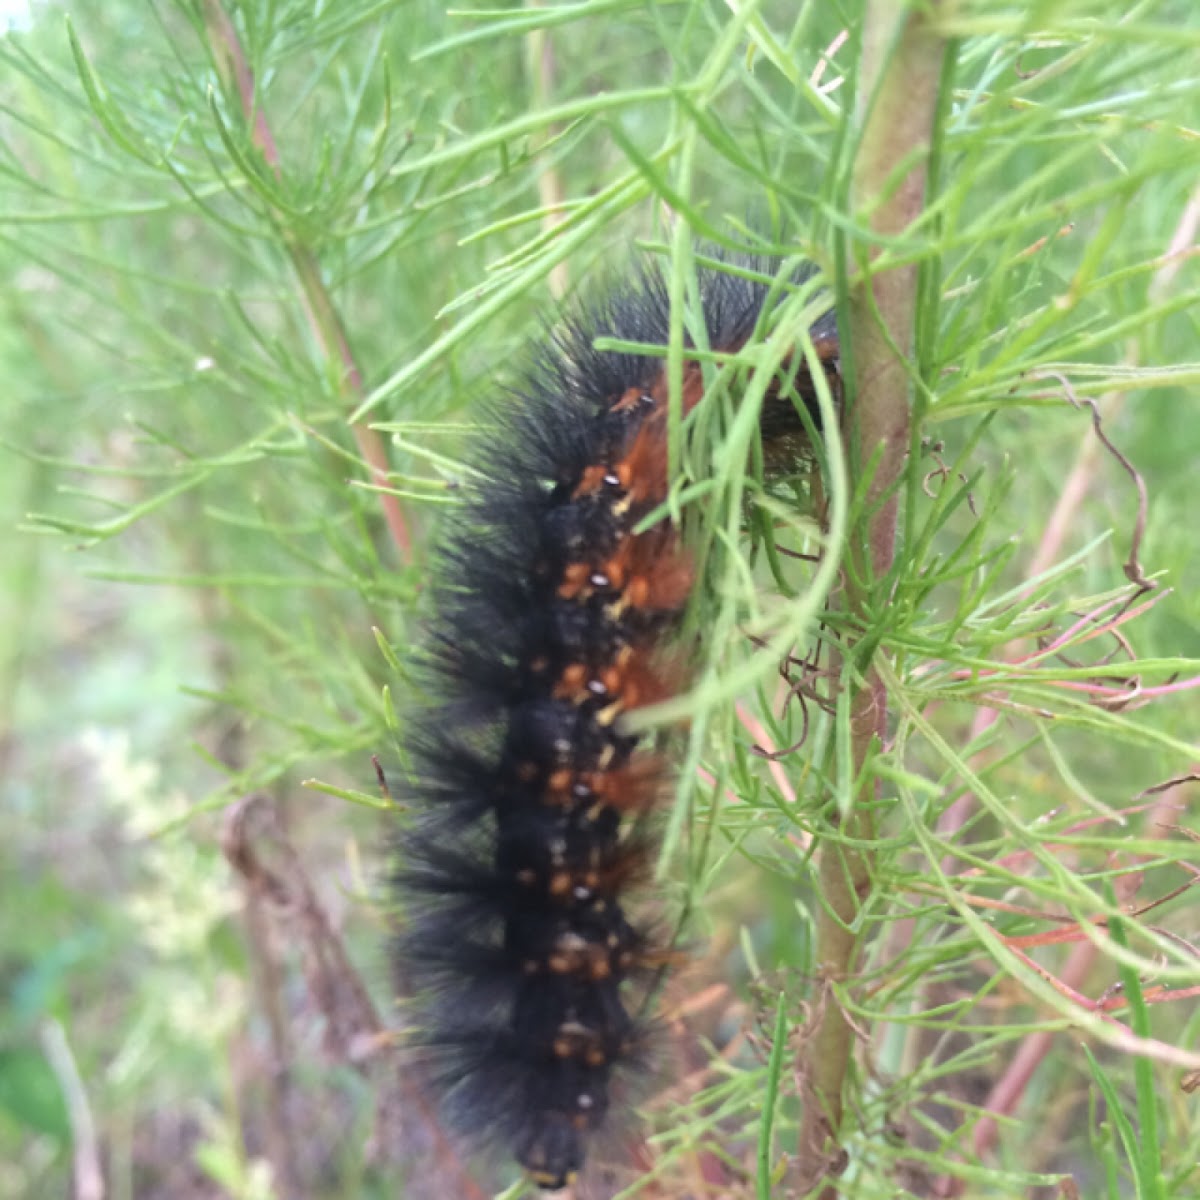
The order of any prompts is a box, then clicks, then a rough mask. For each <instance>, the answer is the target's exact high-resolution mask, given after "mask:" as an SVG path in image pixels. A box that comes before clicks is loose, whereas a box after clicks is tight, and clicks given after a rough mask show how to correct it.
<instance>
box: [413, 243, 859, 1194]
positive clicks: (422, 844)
mask: <svg viewBox="0 0 1200 1200" xmlns="http://www.w3.org/2000/svg"><path fill="white" fill-rule="evenodd" d="M736 265H737V267H738V270H737V271H736V272H732V271H730V270H727V269H722V268H721V266H720V265H718V266H716V267H704V268H701V269H700V270H699V271H698V273H697V279H698V283H699V297H700V304H701V308H702V311H703V317H704V322H705V326H706V332H707V338H708V343H709V348H710V349H712V350H714V351H722V352H728V353H733V352H736V351H738V350H739V349H741V348H742V346H743V345H744V344H745V343H746V342H747V341H748V340H749V339H750V338H751V337H752V335H753V334H754V332H755V330H756V327H757V326H758V324H759V321H760V317H761V316H762V315H763V309H764V306H765V305H766V303H767V302H768V299H770V298H773V297H775V298H777V290H776V289H773V288H772V286H771V283H770V280H771V279H772V278H773V276H774V274H775V273H776V272H777V271H778V270H780V266H779V264H778V263H774V262H765V261H756V262H739V263H738V264H736ZM804 277H805V276H804V274H803V273H801V274H800V275H799V276H798V277H797V278H796V279H793V280H791V281H789V282H798V281H799V280H800V279H803V278H804ZM669 328H670V305H669V302H668V288H667V284H666V281H665V279H664V277H663V275H662V274H661V272H660V271H659V270H658V269H657V268H656V267H653V266H648V267H644V268H642V269H641V270H640V271H638V272H637V273H635V275H634V277H633V278H632V279H631V280H630V281H629V282H626V283H625V284H623V285H621V286H618V287H616V288H614V289H611V290H609V291H608V292H607V293H605V294H604V295H602V296H600V297H598V298H595V299H593V300H591V301H588V302H585V303H584V304H583V305H581V306H579V307H578V308H576V309H575V310H574V312H573V315H569V316H567V317H566V318H564V319H563V320H562V321H561V322H560V323H559V324H558V325H557V326H556V327H555V328H554V329H553V330H552V331H551V332H550V333H549V334H548V335H547V337H546V338H545V340H544V341H543V343H542V344H541V346H540V348H539V349H538V350H537V351H536V352H535V354H534V356H533V359H532V364H531V366H530V367H529V368H528V370H527V371H526V373H525V375H524V377H523V380H522V382H521V384H520V385H519V386H518V387H517V389H516V390H515V393H514V394H512V395H510V397H509V398H508V401H507V402H506V403H505V404H503V405H502V406H496V408H495V409H494V410H493V411H492V413H491V414H490V415H491V417H492V418H493V420H492V421H490V422H489V424H490V425H492V426H493V432H492V433H490V434H489V435H488V436H487V437H486V438H482V439H481V440H480V442H479V444H478V445H477V446H476V452H475V455H474V457H473V459H472V462H473V465H474V466H475V467H476V469H477V471H478V475H477V476H473V477H472V478H471V479H470V480H469V481H468V482H467V483H466V484H465V485H464V491H465V493H466V494H465V498H464V503H463V506H462V508H461V509H460V511H459V512H458V514H457V515H456V516H455V517H454V518H453V519H452V521H451V522H450V527H449V529H448V530H446V531H445V542H444V547H443V549H442V550H441V552H440V555H439V559H438V564H437V570H436V582H435V584H434V587H433V588H432V595H431V597H430V599H431V611H432V614H433V615H432V624H433V628H432V631H431V634H430V637H429V640H428V646H427V654H426V660H427V661H426V669H425V672H424V677H423V678H424V683H425V685H426V687H427V690H428V693H429V703H428V706H427V707H426V708H425V709H424V710H423V711H422V712H420V713H419V714H417V716H416V717H415V718H414V721H413V727H414V733H413V735H412V738H411V743H410V749H411V755H412V762H413V773H414V783H413V785H412V789H411V792H412V795H411V798H412V800H413V802H414V804H413V807H414V808H415V810H416V817H415V820H414V821H413V823H412V825H411V826H410V827H409V828H407V829H406V830H405V832H404V833H403V834H402V835H401V837H400V841H399V846H398V849H397V862H398V868H397V875H396V884H397V888H398V892H399V897H400V901H401V907H402V909H403V912H404V917H405V922H404V928H403V931H402V933H401V934H400V935H399V936H398V938H397V944H396V956H397V960H398V965H399V967H400V973H401V975H402V977H403V980H404V982H405V984H406V985H408V986H410V987H414V988H415V994H416V997H417V1001H416V1012H417V1014H418V1015H417V1018H416V1025H417V1034H416V1036H417V1041H418V1043H419V1045H420V1046H421V1048H422V1056H423V1058H424V1060H425V1064H426V1068H427V1073H428V1076H429V1078H430V1080H431V1083H432V1085H433V1086H434V1087H435V1088H436V1089H437V1090H438V1091H439V1092H440V1094H441V1096H442V1098H443V1100H444V1111H445V1114H446V1117H447V1119H448V1121H449V1122H450V1123H451V1124H452V1125H453V1126H454V1127H456V1128H457V1129H458V1130H459V1131H460V1132H462V1133H465V1134H467V1135H469V1136H471V1137H473V1138H475V1139H477V1140H479V1141H480V1142H482V1143H485V1144H489V1145H495V1146H497V1147H503V1148H504V1149H505V1150H506V1152H507V1153H509V1154H511V1155H512V1156H513V1157H515V1159H516V1160H517V1161H518V1162H519V1163H520V1164H521V1166H522V1167H523V1168H524V1169H525V1171H526V1172H527V1173H528V1175H529V1176H530V1178H531V1179H532V1180H533V1181H534V1182H535V1183H536V1184H537V1185H539V1186H540V1187H543V1188H560V1187H563V1186H565V1185H566V1184H568V1183H569V1182H570V1181H571V1180H572V1179H573V1178H574V1177H575V1175H576V1173H577V1172H578V1171H579V1170H580V1169H581V1167H582V1166H583V1164H584V1160H585V1156H586V1153H587V1147H588V1143H589V1140H590V1139H592V1137H593V1136H594V1135H595V1134H596V1132H597V1131H598V1130H599V1129H600V1128H601V1127H602V1126H603V1125H604V1123H605V1120H606V1115H607V1113H608V1109H609V1106H610V1098H611V1083H612V1080H613V1076H614V1073H615V1072H619V1071H622V1070H623V1069H624V1070H626V1071H628V1070H629V1069H630V1068H631V1067H636V1066H637V1064H638V1063H639V1062H641V1061H642V1059H643V1055H642V1049H643V1047H644V1044H645V1040H646V1029H645V1027H644V1026H643V1024H642V1023H641V1021H640V1020H639V1019H638V1018H637V1017H635V1016H634V1015H633V1014H634V1013H635V1011H636V1008H637V1005H636V1004H634V1003H633V1000H632V999H631V996H636V995H637V990H638V987H639V983H640V984H643V985H644V983H645V982H646V981H647V980H648V978H649V977H650V975H651V973H652V972H653V971H655V970H656V969H658V968H660V967H661V966H662V964H663V963H664V962H665V960H666V954H665V951H664V947H662V946H661V945H659V944H657V943H656V941H655V938H654V936H653V935H652V933H651V932H650V931H649V930H648V929H647V928H646V926H645V924H644V923H643V922H640V921H639V920H638V919H637V918H636V917H635V916H634V915H633V913H632V912H631V911H630V909H629V897H630V894H631V892H632V891H634V890H636V884H637V881H638V879H639V877H640V876H642V875H643V874H644V872H645V868H646V867H647V864H648V863H649V862H650V861H652V857H653V854H654V852H655V848H656V847H655V840H654V837H653V824H654V822H653V820H652V818H653V816H654V814H655V813H656V812H661V811H662V810H663V808H664V806H665V805H666V803H667V802H668V801H669V798H670V795H671V788H672V773H671V770H670V767H669V765H668V763H667V761H666V759H665V758H664V756H663V752H662V747H661V746H659V745H657V744H656V743H655V741H654V739H653V738H652V737H650V736H647V735H642V736H638V735H636V734H634V733H632V732H630V731H629V730H628V729H627V728H626V724H625V720H624V718H625V716H626V714H628V713H630V712H632V711H634V710H636V709H639V708H642V707H644V706H646V705H650V704H653V703H655V702H657V701H659V700H662V699H664V698H666V697H669V696H672V695H675V694H677V693H679V692H680V691H681V690H684V689H685V688H686V687H687V685H688V681H689V672H688V671H687V670H686V669H685V668H684V667H683V665H682V660H681V655H680V654H679V653H675V654H672V653H671V648H672V646H673V644H674V641H675V639H676V635H677V633H678V630H679V627H680V623H681V619H682V616H683V613H684V609H685V606H686V604H687V602H688V597H689V595H690V593H691V590H692V587H693V582H694V578H693V577H694V570H693V565H692V561H691V559H690V558H689V555H688V553H687V549H686V547H685V546H683V545H682V544H681V540H680V536H679V531H678V530H677V528H676V527H675V526H674V525H673V524H672V523H671V522H670V521H669V520H660V521H658V522H657V523H656V524H653V525H651V526H650V527H649V528H647V529H642V530H639V525H640V523H641V522H642V521H643V520H644V518H645V517H646V516H647V515H648V514H650V513H651V512H652V511H653V510H655V509H656V508H658V507H659V506H660V505H661V504H662V502H663V501H664V499H665V498H666V495H667V489H668V483H669V480H668V468H667V428H668V396H669V393H670V387H669V381H668V377H667V372H666V360H665V358H663V357H655V356H651V355H641V354H631V353H622V352H614V351H611V350H601V349H597V348H596V342H597V340H598V339H601V338H608V339H616V340H620V341H624V342H637V343H642V344H652V345H658V346H665V345H666V343H667V339H668V333H669ZM811 337H812V340H813V344H814V346H815V347H816V349H817V353H818V356H819V357H820V359H821V361H822V365H823V366H824V367H825V368H826V370H827V372H828V373H829V376H830V379H831V380H836V371H837V352H838V344H837V335H836V329H835V326H834V322H833V318H832V316H826V317H824V318H822V319H821V320H820V321H819V322H818V323H817V324H816V325H815V326H814V327H813V329H812V330H811ZM797 363H798V364H800V363H802V360H801V359H800V358H799V356H798V355H797ZM788 382H789V383H790V385H791V387H792V388H794V391H795V395H798V396H799V398H800V400H801V401H802V402H805V403H808V404H810V405H813V411H814V413H815V404H813V396H814V391H813V384H812V381H811V380H810V379H809V378H808V376H807V373H806V372H805V371H804V370H802V369H796V368H795V367H793V368H791V369H790V372H789V380H788ZM679 387H680V394H681V395H682V398H683V411H684V414H685V415H686V414H687V413H688V412H690V411H691V409H692V408H693V407H694V406H695V405H696V403H697V402H698V401H699V400H700V398H701V397H702V395H703V392H704V376H703V373H702V371H701V369H700V366H699V364H698V363H697V362H695V361H690V360H687V359H686V357H685V363H684V368H683V376H682V379H681V380H680V384H679ZM763 411H764V418H763V426H764V430H767V429H768V427H770V428H771V430H772V433H778V434H781V435H786V434H788V433H789V432H790V433H795V432H797V431H799V430H801V429H802V422H801V421H800V418H799V416H798V414H797V410H796V404H795V399H794V397H793V395H792V394H791V392H790V391H789V389H787V388H785V387H784V386H783V384H782V383H781V382H778V381H776V382H775V383H773V385H772V387H771V389H769V390H768V394H767V397H766V401H765V403H764V410H763ZM814 420H815V416H814ZM818 423H819V422H818Z"/></svg>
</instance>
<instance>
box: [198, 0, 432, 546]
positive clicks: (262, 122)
mask: <svg viewBox="0 0 1200 1200" xmlns="http://www.w3.org/2000/svg"><path fill="white" fill-rule="evenodd" d="M203 11H204V27H205V30H206V32H207V34H208V39H209V44H210V46H211V47H212V50H213V55H214V58H215V60H216V64H217V69H218V71H219V72H220V74H221V77H222V80H223V81H224V83H225V84H226V86H229V84H230V83H232V84H233V85H234V86H235V87H236V88H237V93H238V98H239V100H240V102H241V107H242V114H243V116H244V117H245V119H246V121H247V122H248V123H249V124H250V126H251V128H252V130H253V134H252V137H253V139H254V144H255V145H256V146H257V147H258V148H259V150H260V151H261V153H262V156H263V159H264V160H265V161H266V163H267V165H268V166H269V167H270V168H271V170H272V171H274V172H275V174H276V175H278V173H279V149H278V147H277V145H276V143H275V138H274V135H273V134H272V133H271V128H270V126H269V125H268V124H267V119H266V114H265V113H264V112H263V111H262V108H261V107H260V106H259V105H258V103H257V101H256V99H255V88H254V74H253V72H252V71H251V70H250V64H249V63H248V62H247V60H246V54H245V51H244V50H243V49H242V44H241V42H240V41H239V39H238V36H237V30H236V29H235V28H234V26H233V22H232V21H231V20H230V19H229V15H228V13H226V12H225V10H224V8H223V7H222V6H221V3H220V0H203ZM277 217H278V214H277ZM279 227H280V228H281V229H283V228H285V227H284V225H283V223H282V221H280V222H279ZM283 245H284V249H285V251H286V253H287V256H288V259H289V260H290V261H291V264H292V269H293V270H294V271H295V273H296V279H297V280H298V281H299V284H300V291H301V298H302V300H303V303H304V311H305V316H306V317H307V319H308V324H309V328H310V329H311V330H312V332H313V336H314V337H315V338H316V339H317V342H318V344H319V345H320V347H321V352H322V354H323V355H324V356H325V357H326V358H327V359H329V360H331V361H333V362H336V363H337V364H338V365H339V367H340V370H339V372H338V390H339V392H340V394H341V396H342V398H343V399H344V400H345V401H346V403H347V407H348V408H349V409H350V410H351V411H353V410H354V409H356V408H357V407H358V405H359V403H360V402H361V400H362V398H363V379H362V372H361V371H360V370H359V368H358V363H357V362H356V360H355V358H354V354H353V352H352V350H351V348H350V339H349V336H348V335H347V333H346V327H345V324H344V322H343V321H342V318H341V314H340V313H339V312H338V309H337V305H335V304H334V302H333V297H332V296H330V294H329V289H328V288H327V287H326V286H325V281H324V279H323V278H322V277H321V267H320V263H319V262H318V260H317V256H316V254H315V253H314V252H313V250H312V247H311V246H309V245H307V244H306V243H304V242H302V241H301V240H300V239H298V238H297V237H295V236H294V235H291V234H287V233H285V234H284V235H283ZM351 429H352V430H353V433H354V441H355V444H356V445H357V446H358V452H359V453H360V454H361V455H362V457H363V460H364V461H365V462H366V464H367V467H368V470H369V473H370V476H371V483H372V484H373V485H375V487H376V488H377V489H378V491H377V492H376V494H377V495H378V496H379V503H380V505H381V507H382V508H383V516H384V520H385V521H386V522H387V527H388V533H389V534H390V536H391V539H392V542H393V543H394V545H395V547H396V549H397V551H398V552H399V553H400V555H401V557H402V558H403V559H405V560H407V559H408V557H409V555H410V552H411V548H412V538H411V536H410V534H409V531H408V522H407V520H406V519H405V516H404V510H403V509H402V508H401V506H400V500H399V497H397V496H395V495H394V494H393V493H392V492H391V491H390V490H389V486H388V472H389V468H390V464H389V462H388V456H387V449H386V447H385V446H384V444H383V439H382V438H381V437H380V436H379V433H378V432H377V431H376V430H374V429H372V428H371V427H370V425H368V424H367V423H366V422H365V421H356V422H354V424H353V425H352V426H351Z"/></svg>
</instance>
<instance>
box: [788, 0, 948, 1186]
mask: <svg viewBox="0 0 1200 1200" xmlns="http://www.w3.org/2000/svg"><path fill="white" fill-rule="evenodd" d="M938 12H939V5H938V3H936V2H932V3H930V4H928V5H925V6H922V7H921V8H917V7H916V6H915V5H914V4H912V3H911V0H872V2H871V3H870V4H869V5H868V8H867V13H866V19H865V22H864V27H863V44H862V57H861V64H860V70H859V84H858V87H859V91H858V95H859V111H858V121H859V128H860V130H861V137H860V141H859V145H858V151H857V154H856V157H855V162H854V168H853V175H852V179H851V201H852V208H853V211H854V212H855V214H863V215H865V218H866V220H867V222H868V224H869V227H870V229H871V230H872V231H873V232H874V233H877V234H880V235H882V236H883V237H885V238H887V237H894V236H898V235H901V234H902V233H904V231H905V230H907V229H908V228H909V227H910V226H911V225H912V224H913V222H914V221H915V220H916V219H917V217H918V216H919V215H920V212H921V209H922V205H923V202H924V196H925V178H926V161H927V157H928V151H929V145H930V134H931V130H932V128H933V122H934V115H935V112H936V107H937V96H938V81H939V78H940V76H941V66H942V59H943V56H944V54H945V52H946V51H945V43H944V41H943V40H942V38H941V37H939V35H938V33H937V30H936V19H937V15H938ZM861 266H862V268H863V273H862V281H861V282H860V283H859V284H858V285H857V287H856V288H855V290H854V292H853V293H852V295H851V296H850V329H849V334H850V337H849V342H850V346H851V348H852V350H853V354H852V367H851V370H852V372H853V378H851V379H850V380H848V384H849V391H850V395H851V396H852V397H853V401H852V403H851V404H850V405H849V406H848V409H847V413H846V438H847V446H848V448H849V456H850V468H851V474H852V478H853V480H854V482H855V484H856V485H859V486H861V485H862V484H863V483H864V482H865V483H866V489H865V495H866V498H867V503H866V504H865V505H864V506H863V507H862V509H861V514H862V515H861V516H860V518H859V520H858V523H857V528H855V529H853V530H852V531H851V540H850V546H849V552H848V559H847V569H846V586H845V592H844V595H845V599H846V603H847V606H848V608H849V610H850V612H851V614H852V615H853V616H855V617H857V618H858V619H859V620H860V621H861V623H862V624H863V625H864V626H868V627H869V625H870V613H871V611H872V610H877V609H878V608H879V607H880V606H882V605H883V604H884V603H885V598H884V597H883V596H879V595H876V594H875V593H876V590H877V589H878V588H881V587H883V586H885V583H884V581H885V580H886V579H887V577H888V575H889V573H890V572H891V569H892V565H893V560H894V557H895V546H896V523H897V507H898V502H897V486H896V485H897V483H898V482H899V480H900V478H901V476H902V474H903V472H904V469H905V464H906V460H907V457H908V448H909V377H908V366H907V362H906V357H907V355H908V353H909V351H910V349H911V345H912V337H913V322H914V314H915V311H916V297H917V272H916V268H915V267H911V266H909V267H904V268H899V269H891V270H886V271H881V272H879V273H872V271H871V269H870V261H869V260H868V261H865V262H863V263H862V264H861ZM846 665H848V664H846ZM856 667H857V670H854V671H852V670H847V669H845V666H844V667H843V669H842V671H841V677H842V678H843V680H844V681H845V683H846V684H847V685H849V686H853V683H854V678H855V677H856V676H857V675H859V674H861V679H862V682H861V684H860V686H858V688H857V690H856V691H855V692H854V693H853V695H852V697H851V699H850V713H849V724H850V756H851V764H850V771H849V778H850V779H852V780H854V781H856V782H855V788H856V790H857V794H855V795H854V796H852V797H851V803H852V806H851V807H850V810H849V811H848V812H847V813H846V814H845V815H844V817H843V818H842V819H841V821H840V832H841V833H842V834H843V835H844V837H842V838H839V839H837V842H836V843H834V842H832V841H831V842H830V843H829V844H827V845H826V847H825V848H824V850H823V852H822V854H821V861H820V868H819V886H820V894H821V899H822V906H821V910H820V913H819V915H818V919H817V962H818V969H819V972H820V974H821V977H822V979H823V980H824V983H825V993H824V1002H823V1004H822V1005H821V1008H820V1013H819V1016H818V1017H817V1018H816V1021H817V1025H816V1030H815V1032H814V1034H813V1036H812V1037H811V1038H810V1039H809V1040H808V1044H807V1047H806V1055H805V1063H804V1071H803V1076H804V1078H805V1080H806V1087H807V1103H806V1104H805V1110H804V1119H803V1122H802V1124H801V1128H800V1141H799V1152H800V1163H801V1167H800V1170H801V1180H802V1190H803V1191H804V1192H808V1191H811V1190H813V1189H815V1188H817V1187H818V1186H820V1185H821V1184H822V1182H824V1187H823V1188H822V1190H821V1193H820V1195H821V1197H822V1200H832V1198H833V1197H835V1196H836V1194H837V1188H836V1184H834V1183H833V1182H832V1178H833V1177H834V1176H836V1175H837V1174H839V1173H840V1172H841V1170H842V1169H843V1167H844V1163H845V1150H844V1149H843V1146H842V1139H841V1127H842V1117H843V1112H844V1105H845V1097H844V1092H845V1086H846V1078H847V1074H848V1071H849V1067H850V1062H851V1059H852V1056H853V1048H854V1031H853V1028H852V1026H851V1024H850V1022H849V1020H848V1018H847V1016H846V1013H845V1011H844V1010H843V1008H842V1007H841V1005H840V1004H839V1003H838V1000H837V997H836V994H835V989H836V987H837V985H839V984H841V983H844V982H845V981H847V980H849V979H851V978H852V977H853V975H854V971H855V969H856V961H857V955H858V945H859V940H860V933H861V929H860V927H859V922H858V915H859V913H860V912H861V911H862V909H863V906H864V905H865V904H866V902H867V900H868V898H869V896H870V892H871V889H872V873H873V872H872V857H871V854H870V853H869V851H867V850H865V849H861V850H860V849H856V848H855V847H856V845H864V846H865V845H866V844H869V843H870V842H871V841H872V840H873V839H874V837H875V817H874V804H873V801H874V799H875V798H876V793H877V785H876V783H875V781H874V780H873V779H872V777H871V773H870V770H869V762H870V758H871V756H872V755H873V753H874V752H875V751H876V749H877V747H878V746H879V744H880V743H881V742H882V740H883V738H884V736H885V734H886V730H887V711H888V694H887V689H886V687H885V685H884V683H883V681H882V679H881V678H880V676H879V673H878V672H877V671H876V670H875V669H874V668H873V667H872V666H871V664H870V662H869V660H868V661H866V662H859V663H857V664H856ZM864 802H865V803H864Z"/></svg>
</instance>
